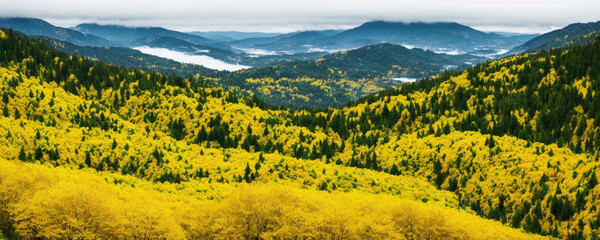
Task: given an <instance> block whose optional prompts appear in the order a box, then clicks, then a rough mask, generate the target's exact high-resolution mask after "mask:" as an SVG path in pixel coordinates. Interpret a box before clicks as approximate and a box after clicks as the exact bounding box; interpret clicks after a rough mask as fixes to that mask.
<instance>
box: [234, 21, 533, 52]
mask: <svg viewBox="0 0 600 240" xmlns="http://www.w3.org/2000/svg"><path fill="white" fill-rule="evenodd" d="M534 36H535V35H515V36H504V35H500V34H495V33H484V32H481V31H478V30H475V29H473V28H470V27H467V26H464V25H460V24H458V23H446V22H437V23H421V22H416V23H402V22H384V21H373V22H366V23H364V24H362V25H361V26H358V27H356V28H353V29H349V30H345V31H341V30H327V31H306V32H297V33H288V34H283V35H279V36H274V37H266V38H250V39H242V40H237V41H230V42H227V44H228V45H231V46H234V47H238V48H247V49H263V50H268V51H292V52H306V51H314V50H319V51H330V52H332V51H341V50H348V49H356V48H360V47H364V46H368V45H374V44H379V43H392V44H397V45H404V46H408V47H415V48H422V49H427V50H432V51H435V52H445V53H455V54H458V53H473V54H478V53H477V52H478V51H491V52H492V54H481V55H482V56H486V57H493V56H497V55H498V54H501V53H504V52H506V51H508V49H511V48H514V47H515V46H518V45H520V44H522V43H524V42H525V41H527V40H529V39H531V38H533V37H534Z"/></svg>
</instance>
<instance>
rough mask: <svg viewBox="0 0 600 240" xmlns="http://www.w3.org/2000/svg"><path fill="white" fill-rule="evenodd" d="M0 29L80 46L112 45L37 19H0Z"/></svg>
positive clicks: (92, 36)
mask: <svg viewBox="0 0 600 240" xmlns="http://www.w3.org/2000/svg"><path fill="white" fill-rule="evenodd" d="M0 27H4V28H12V29H14V30H17V31H19V32H22V33H25V34H27V35H31V36H45V37H50V38H55V39H58V40H61V41H69V42H72V43H74V44H77V45H81V46H97V47H99V46H111V45H113V44H112V43H111V42H110V41H109V40H107V39H104V38H101V37H98V36H95V35H92V34H85V33H81V32H78V31H75V30H72V29H68V28H62V27H56V26H54V25H52V24H50V23H48V22H46V21H44V20H41V19H37V18H0Z"/></svg>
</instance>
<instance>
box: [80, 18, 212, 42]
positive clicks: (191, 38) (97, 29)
mask: <svg viewBox="0 0 600 240" xmlns="http://www.w3.org/2000/svg"><path fill="white" fill-rule="evenodd" d="M72 29H74V30H77V31H80V32H82V33H87V34H94V35H97V36H100V37H103V38H106V39H108V40H111V41H114V42H119V43H122V44H124V45H131V44H132V43H133V42H135V41H136V40H138V39H142V38H148V37H158V36H166V37H174V38H178V39H181V40H184V41H187V42H190V43H193V44H200V45H209V44H212V43H214V41H212V40H210V39H207V38H204V37H200V36H197V35H193V34H188V33H182V32H178V31H173V30H168V29H165V28H161V27H126V26H119V25H100V24H96V23H84V24H79V25H77V26H75V27H73V28H72Z"/></svg>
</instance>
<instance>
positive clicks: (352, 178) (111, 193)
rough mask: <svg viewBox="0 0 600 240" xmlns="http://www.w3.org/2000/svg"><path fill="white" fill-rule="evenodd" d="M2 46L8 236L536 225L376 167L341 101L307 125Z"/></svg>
mask: <svg viewBox="0 0 600 240" xmlns="http://www.w3.org/2000/svg"><path fill="white" fill-rule="evenodd" d="M0 47H2V49H6V51H4V52H2V54H1V55H0V60H1V64H2V65H1V66H0V89H1V91H2V101H1V102H0V108H1V109H2V115H0V135H1V136H2V138H0V150H2V151H0V152H2V154H1V155H0V158H2V160H0V165H1V166H2V168H0V179H2V181H0V201H2V203H3V204H2V205H0V206H1V207H0V219H1V221H0V229H1V230H2V233H3V234H4V235H6V236H8V237H9V238H13V237H14V238H17V236H19V237H24V238H80V239H96V238H139V237H142V236H143V237H145V238H169V239H184V238H270V237H276V238H294V237H307V238H344V239H381V238H390V239H391V238H394V239H397V238H400V239H402V238H429V239H446V238H471V239H489V238H491V237H492V236H493V237H494V238H501V239H531V238H541V237H540V236H536V235H531V234H524V233H522V232H521V231H520V230H516V229H511V228H509V227H506V226H502V225H501V224H500V223H498V222H496V221H491V220H483V219H481V218H479V217H477V216H475V215H473V212H472V211H471V210H468V209H467V208H465V207H461V200H460V199H461V198H460V197H457V195H455V194H454V193H452V192H450V191H444V190H440V189H437V188H436V187H435V185H434V184H432V183H431V182H430V181H429V179H428V178H425V177H421V176H420V174H419V175H417V177H414V176H412V174H410V173H408V172H407V174H402V173H400V172H397V171H396V170H398V169H396V170H394V168H393V167H392V168H389V166H390V165H389V164H390V162H389V161H390V160H391V159H389V160H384V159H382V158H381V157H378V156H382V155H381V154H384V155H385V153H375V152H374V151H373V150H375V149H373V148H367V147H366V146H363V145H362V144H358V143H355V142H354V141H355V140H352V138H348V136H347V135H345V134H344V133H343V131H340V129H339V127H340V126H337V125H336V124H337V123H338V120H336V119H338V118H339V117H336V116H339V112H338V113H334V115H331V117H332V118H333V121H331V125H329V121H327V120H326V121H325V122H323V123H320V124H326V125H325V126H326V127H325V128H321V127H315V126H313V125H311V124H310V123H311V122H310V121H308V122H307V121H306V119H313V120H314V121H317V122H315V123H319V121H320V120H321V119H325V118H326V117H328V114H326V113H309V112H306V111H299V112H291V111H287V110H270V109H269V108H268V107H267V106H265V105H264V103H262V102H261V101H259V100H257V99H256V98H247V97H243V96H241V95H234V94H232V93H230V92H225V91H222V89H218V88H211V87H208V85H206V84H205V83H203V82H199V81H197V80H195V79H182V78H178V77H165V76H162V75H160V74H155V73H145V72H143V71H140V70H130V69H123V68H118V67H114V66H111V65H106V64H104V63H101V62H93V61H89V60H86V59H81V58H77V57H72V56H69V55H66V54H63V53H60V52H57V51H55V50H52V49H50V48H47V47H45V46H44V45H43V44H42V43H41V42H40V40H36V39H32V38H23V37H17V36H16V35H15V33H14V32H12V31H6V32H0ZM67 66H68V67H67ZM340 111H351V109H343V110H340ZM306 114H309V116H308V117H309V118H306V117H307V115H306ZM310 115H312V116H310ZM364 126H367V125H364ZM369 126H370V124H369ZM371 127H372V126H371ZM393 136H394V135H390V137H393ZM413 136H414V134H413ZM458 136H471V134H470V133H465V135H462V134H460V133H459V135H458ZM484 137H485V136H483V135H477V136H475V138H478V139H483V138H484ZM360 138H361V137H358V138H357V139H360ZM469 138H473V137H469ZM369 139H371V137H368V138H367V140H366V141H371V140H369ZM407 139H411V138H407ZM432 140H435V141H438V140H439V141H442V140H443V139H442V138H439V139H435V138H434V139H432ZM509 140H510V138H507V140H504V139H503V138H500V139H499V140H498V141H499V142H502V141H507V142H508V141H509ZM358 141H362V140H358ZM444 141H445V140H444ZM480 143H481V141H477V144H480ZM415 146H416V145H415ZM422 147H424V148H428V147H429V145H428V144H425V145H422ZM484 149H485V148H482V151H483V150H484ZM527 149H531V147H529V148H527ZM423 151H424V152H425V151H426V150H423ZM424 152H423V153H424ZM519 152H520V150H515V152H514V154H518V153H519ZM556 152H557V156H569V157H578V156H577V155H572V154H571V153H569V152H566V153H564V154H566V155H562V153H561V155H559V154H558V150H556ZM365 157H366V158H368V160H367V162H366V163H368V164H369V165H368V167H365V166H367V165H364V164H363V163H362V161H363V158H365ZM309 159H310V160H309ZM392 161H393V160H392ZM22 162H26V163H22ZM422 163H423V164H426V162H422ZM378 164H380V165H378ZM398 164H400V162H398ZM434 165H435V164H434ZM414 166H416V165H414ZM384 169H385V171H384ZM387 169H390V170H389V171H388V170H387ZM422 169H423V170H424V171H425V169H427V167H423V168H422ZM434 169H437V168H435V167H434ZM434 173H435V171H434ZM15 189H19V191H15ZM486 189H487V188H486ZM249 211H250V212H251V214H248V213H249ZM106 219H110V220H106ZM473 226H479V228H473ZM474 229H477V230H476V231H474Z"/></svg>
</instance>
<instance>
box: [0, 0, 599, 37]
mask: <svg viewBox="0 0 600 240" xmlns="http://www.w3.org/2000/svg"><path fill="white" fill-rule="evenodd" d="M0 4H1V5H2V8H1V9H0V16H4V17H36V18H43V19H46V20H49V21H50V22H51V23H55V24H59V25H62V26H72V25H76V24H78V23H81V22H99V23H115V24H124V25H129V26H162V27H167V28H171V29H175V30H183V31H192V30H200V31H210V30H242V31H265V32H289V31H295V30H309V29H315V30H316V29H330V28H331V29H345V28H350V27H354V26H357V25H359V24H361V23H363V22H365V21H370V20H388V21H404V22H414V21H425V22H435V21H454V22H458V23H461V24H465V25H469V26H483V27H485V26H499V27H502V28H515V29H519V28H523V27H526V28H527V29H528V30H522V29H521V30H520V31H522V32H527V31H532V30H531V29H533V30H537V31H541V30H543V29H547V28H548V27H555V26H558V27H563V26H565V25H567V24H569V23H573V22H590V21H598V20H600V19H599V18H600V16H599V15H598V9H600V1H598V0H526V1H523V0H455V1H450V0H407V1H395V0H329V1H323V0H302V1H299V0H293V1H292V0H252V1H249V0H220V1H193V0H171V1H162V0H129V1H124V0H104V1H81V0H56V1H39V0H18V1H15V0H0Z"/></svg>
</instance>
